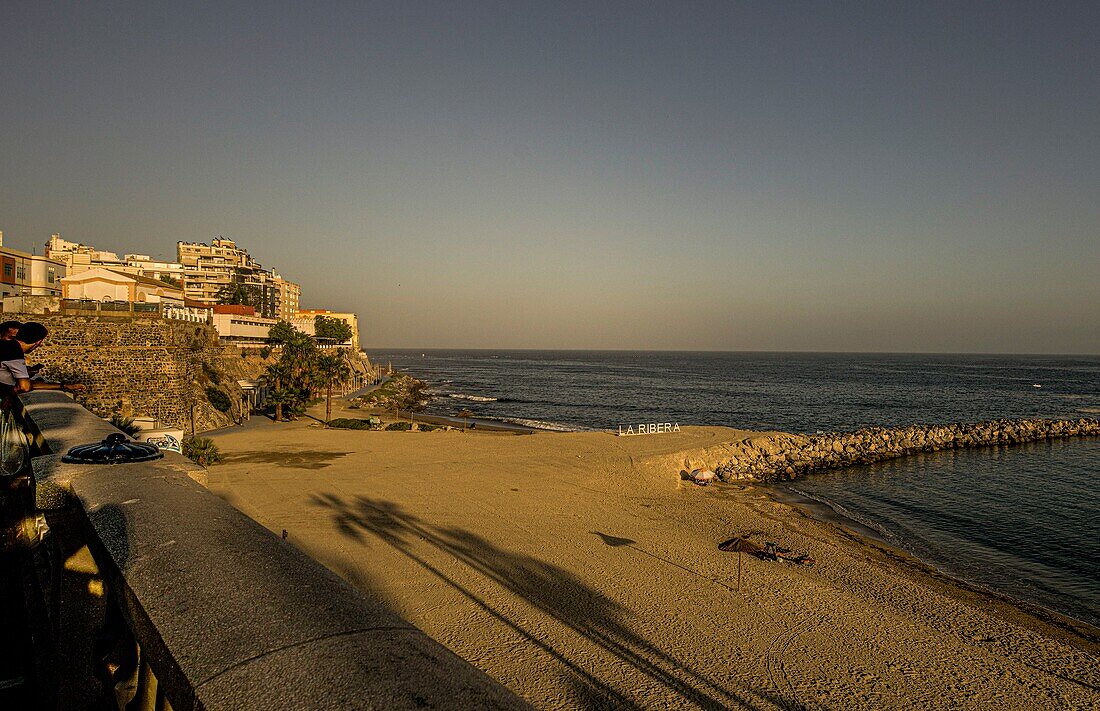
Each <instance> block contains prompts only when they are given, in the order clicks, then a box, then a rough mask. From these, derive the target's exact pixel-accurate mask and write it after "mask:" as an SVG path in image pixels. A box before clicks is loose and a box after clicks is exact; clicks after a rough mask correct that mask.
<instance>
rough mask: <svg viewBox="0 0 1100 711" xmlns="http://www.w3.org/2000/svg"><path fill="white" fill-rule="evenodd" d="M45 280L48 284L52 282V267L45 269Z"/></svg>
mask: <svg viewBox="0 0 1100 711" xmlns="http://www.w3.org/2000/svg"><path fill="white" fill-rule="evenodd" d="M46 282H47V283H48V284H53V267H49V268H48V269H46Z"/></svg>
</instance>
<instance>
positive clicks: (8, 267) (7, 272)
mask: <svg viewBox="0 0 1100 711" xmlns="http://www.w3.org/2000/svg"><path fill="white" fill-rule="evenodd" d="M13 269H14V267H13V266H12V265H11V264H5V265H4V276H6V277H10V276H11V275H12V270H13Z"/></svg>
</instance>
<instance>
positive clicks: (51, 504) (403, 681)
mask: <svg viewBox="0 0 1100 711" xmlns="http://www.w3.org/2000/svg"><path fill="white" fill-rule="evenodd" d="M23 404H24V408H23V410H22V412H21V413H19V418H18V419H19V422H20V423H21V425H22V428H23V431H24V432H25V433H26V434H27V436H28V440H27V442H28V443H29V455H30V456H29V457H28V458H27V464H26V466H24V467H22V468H20V469H19V471H18V472H16V473H15V474H14V475H11V476H5V477H3V480H4V484H5V486H4V492H3V493H2V494H0V497H2V501H3V502H4V509H3V510H4V511H5V512H11V511H17V510H20V511H21V515H20V516H15V517H9V518H11V519H12V520H11V521H8V523H10V524H14V523H18V524H19V525H20V529H19V530H20V531H22V532H23V535H21V536H20V537H18V539H16V538H14V537H9V538H5V541H6V542H7V543H9V544H10V545H6V547H5V551H6V552H5V555H4V557H3V559H2V560H0V565H3V566H4V569H3V570H0V576H3V578H4V579H5V580H7V581H13V580H17V581H21V583H22V584H21V585H7V586H5V587H4V588H3V589H2V590H0V593H7V594H8V597H9V598H10V597H11V595H12V594H18V595H19V596H22V600H18V601H16V602H21V603H22V604H21V605H12V606H9V607H8V609H7V610H5V614H7V615H8V616H9V617H11V616H13V614H14V612H19V611H21V612H22V614H20V615H14V617H12V619H9V620H5V622H7V623H9V624H7V625H6V627H5V629H6V631H9V632H11V633H12V634H10V635H8V636H6V638H5V645H4V646H5V647H6V649H5V650H4V651H5V655H0V674H2V673H7V674H11V673H12V670H15V675H14V676H13V677H11V678H10V679H9V680H8V681H9V682H10V683H9V687H8V689H7V691H8V692H10V693H9V695H8V696H7V697H5V696H4V695H3V694H4V693H5V690H4V689H2V688H0V703H3V702H4V701H5V698H7V699H13V698H14V699H22V700H23V701H26V702H27V704H25V705H26V706H28V707H29V708H43V709H78V708H111V707H114V708H120V709H121V708H125V709H176V710H179V711H182V710H184V709H276V708H278V709H322V708H324V709H356V708H424V707H428V708H432V707H434V708H524V707H525V704H524V703H523V702H522V701H520V700H519V699H518V698H516V697H515V696H513V695H512V694H510V693H509V692H508V691H507V690H505V689H504V688H503V687H501V686H499V685H498V684H496V683H495V682H493V681H492V680H490V679H489V678H488V677H487V676H485V675H484V674H483V673H482V672H480V671H478V670H477V669H475V668H474V667H472V666H470V665H469V664H467V663H466V662H464V661H462V660H461V659H459V658H458V657H457V656H455V655H454V654H453V653H451V652H450V651H448V650H447V649H446V648H444V647H443V646H441V645H440V644H438V643H437V642H435V641H434V640H432V639H430V638H428V637H427V636H426V635H424V634H423V633H422V632H421V631H420V630H418V629H417V628H415V627H413V626H412V625H411V624H409V623H408V622H406V621H405V620H403V619H401V618H400V617H398V616H397V615H396V614H395V613H393V612H391V611H390V610H388V609H386V608H385V607H383V606H382V605H381V604H379V603H377V602H373V601H371V600H368V599H366V598H365V597H363V596H362V595H360V594H359V593H358V592H357V591H355V590H354V589H353V588H352V587H351V586H350V585H348V584H347V583H346V582H345V581H343V580H342V579H340V578H339V577H337V576H336V575H334V574H333V573H331V572H330V571H328V570H327V569H325V568H324V567H322V566H321V565H320V564H318V563H317V562H315V561H314V560H312V559H311V558H309V557H308V556H306V555H305V554H303V553H301V552H300V551H299V550H298V549H296V548H295V547H294V546H292V545H290V544H289V543H287V542H285V541H283V540H280V539H279V538H278V537H277V536H275V535H273V534H272V533H271V532H269V531H268V530H266V529H265V528H263V527H262V526H260V525H259V524H258V523H256V522H255V521H253V520H251V519H249V518H248V517H246V516H245V515H243V514H242V513H240V512H239V511H237V510H236V509H234V508H233V507H232V506H230V505H229V504H227V503H226V502H225V501H223V500H222V499H221V498H219V497H217V496H215V495H213V494H212V493H210V492H209V491H208V490H207V489H206V487H205V486H204V485H203V484H204V482H205V477H206V472H205V470H203V469H202V468H201V467H198V466H196V465H195V464H193V463H191V462H190V461H189V460H187V459H185V458H184V457H182V456H180V455H178V454H174V453H172V452H165V453H164V458H163V459H159V460H156V461H147V462H139V463H123V464H114V465H95V464H70V463H65V462H62V461H61V457H60V455H61V454H63V453H64V452H66V451H68V450H69V449H70V448H71V447H72V446H74V445H77V444H84V443H89V442H96V441H99V440H101V439H103V438H104V437H105V436H107V435H109V434H112V433H116V432H117V430H115V429H114V428H113V427H111V426H110V425H109V424H108V423H106V422H105V421H103V420H102V419H100V418H98V417H95V416H94V415H92V414H91V413H90V412H88V411H87V410H85V409H84V408H82V407H81V406H80V405H78V404H77V403H75V402H73V401H72V400H70V399H69V398H68V397H66V396H64V395H62V394H60V393H57V392H51V391H46V392H36V393H30V394H28V395H26V396H25V397H24V398H23ZM20 507H21V508H20ZM43 522H44V523H43ZM9 539H10V540H9ZM13 590H14V593H13ZM3 602H11V600H10V599H7V600H3ZM16 608H18V609H16ZM20 630H22V632H20ZM12 660H14V662H13V661H12ZM0 681H2V680H0ZM8 707H11V708H18V706H5V708H8Z"/></svg>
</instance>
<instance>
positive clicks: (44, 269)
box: [0, 232, 67, 297]
mask: <svg viewBox="0 0 1100 711" xmlns="http://www.w3.org/2000/svg"><path fill="white" fill-rule="evenodd" d="M66 274H67V271H66V267H65V265H64V264H62V263H61V262H57V261H54V260H52V259H50V258H48V257H44V256H40V255H37V254H30V253H28V252H24V251H22V250H18V249H12V248H11V247H5V246H4V233H3V232H0V297H2V296H61V279H62V278H63V277H64V276H65V275H66Z"/></svg>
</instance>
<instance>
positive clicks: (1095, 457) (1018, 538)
mask: <svg viewBox="0 0 1100 711" xmlns="http://www.w3.org/2000/svg"><path fill="white" fill-rule="evenodd" d="M370 355H371V357H372V359H373V360H375V361H376V362H381V363H386V362H392V363H393V365H394V367H396V368H401V369H406V370H408V371H410V372H411V373H413V374H414V375H416V376H417V377H420V378H422V379H424V380H427V381H428V382H429V383H430V384H431V385H432V388H433V390H434V391H435V392H436V397H435V399H434V401H433V403H432V405H431V408H430V409H431V410H432V411H434V412H436V413H440V414H452V415H453V414H455V413H456V412H458V411H459V410H462V409H469V410H471V411H472V412H474V413H475V414H476V415H477V416H479V417H488V418H495V419H502V420H510V421H515V422H522V423H527V424H539V425H541V426H544V427H550V428H559V429H614V428H616V427H617V426H618V425H620V424H622V425H626V424H629V423H635V424H636V423H639V422H679V423H680V424H699V425H702V424H707V425H728V426H733V427H741V428H746V429H778V430H784V431H790V432H807V433H808V432H815V431H818V430H847V429H855V428H858V427H862V426H867V425H907V424H912V423H916V422H925V423H946V422H953V421H979V420H987V419H993V418H1000V417H1082V416H1089V417H1097V416H1100V357H1083V356H1082V357H1057V356H1026V357H1019V356H956V355H952V356H945V355H851V354H788V353H664V352H662V353H644V352H633V353H632V352H581V351H578V352H565V351H499V352H492V351H379V352H372V353H371V354H370ZM1035 385H1040V386H1041V387H1038V388H1037V387H1034V386H1035ZM1098 475H1100V441H1097V440H1096V439H1086V440H1070V441H1061V442H1053V443H1039V444H1034V445H1025V446H1021V447H1013V448H990V449H980V450H964V451H958V452H940V453H935V454H930V455H921V456H916V457H912V458H906V459H900V460H895V461H893V462H887V463H882V464H878V465H873V466H867V467H859V468H854V469H849V470H845V471H843V472H835V473H826V474H819V475H814V476H812V477H807V478H805V479H801V480H799V481H798V482H796V488H797V489H799V490H800V491H802V492H803V493H805V494H807V495H810V496H813V497H814V498H818V499H822V500H824V501H826V502H827V503H829V504H830V505H833V506H834V507H835V508H837V509H838V510H839V511H840V512H841V513H845V514H847V515H849V516H851V517H853V518H855V519H858V520H860V521H862V522H864V523H866V524H868V525H870V526H872V527H873V528H875V529H877V530H878V531H879V532H880V533H881V534H882V536H883V537H884V538H886V539H887V540H890V541H892V542H894V543H896V544H897V545H899V546H901V547H904V548H906V549H907V550H910V551H912V552H913V553H915V554H916V555H918V556H920V557H921V558H922V559H924V560H926V561H927V562H929V563H931V564H933V565H935V566H936V567H938V568H940V569H941V570H944V571H945V572H948V573H950V574H952V575H955V576H957V577H960V578H964V579H967V580H969V581H971V582H974V583H977V584H979V585H983V586H986V587H989V588H992V589H995V590H997V591H999V592H1002V593H1005V594H1008V595H1011V596H1014V597H1017V598H1020V599H1025V600H1029V601H1031V602H1036V603H1038V604H1041V605H1044V606H1046V607H1050V608H1052V609H1056V610H1059V611H1061V612H1064V613H1066V614H1069V615H1071V616H1073V617H1076V618H1078V619H1082V620H1085V621H1087V622H1090V623H1091V624H1094V625H1100V495H1098V493H1097V486H1096V484H1097V481H1098Z"/></svg>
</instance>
